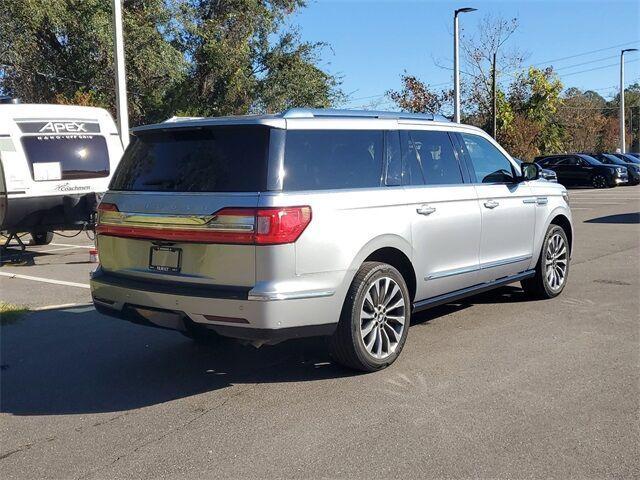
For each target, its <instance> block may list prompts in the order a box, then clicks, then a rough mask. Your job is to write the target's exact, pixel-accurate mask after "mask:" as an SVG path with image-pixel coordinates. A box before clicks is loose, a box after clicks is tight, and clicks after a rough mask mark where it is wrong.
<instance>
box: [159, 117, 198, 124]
mask: <svg viewBox="0 0 640 480" xmlns="http://www.w3.org/2000/svg"><path fill="white" fill-rule="evenodd" d="M203 118H204V117H180V116H177V115H174V116H173V117H171V118H167V119H166V120H165V121H163V122H162V123H175V122H183V121H185V120H202V119H203Z"/></svg>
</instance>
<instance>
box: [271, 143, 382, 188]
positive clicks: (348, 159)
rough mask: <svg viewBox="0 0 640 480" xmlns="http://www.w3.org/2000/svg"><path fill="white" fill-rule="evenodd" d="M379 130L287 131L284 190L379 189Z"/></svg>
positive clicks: (380, 154)
mask: <svg viewBox="0 0 640 480" xmlns="http://www.w3.org/2000/svg"><path fill="white" fill-rule="evenodd" d="M382 145H383V132H382V131H381V130H287V136H286V141H285V153H284V180H283V190H285V191H297V190H327V189H348V188H372V187H379V186H380V183H381V178H382V173H383V172H382V163H383V162H382V158H383V151H382V150H383V147H382Z"/></svg>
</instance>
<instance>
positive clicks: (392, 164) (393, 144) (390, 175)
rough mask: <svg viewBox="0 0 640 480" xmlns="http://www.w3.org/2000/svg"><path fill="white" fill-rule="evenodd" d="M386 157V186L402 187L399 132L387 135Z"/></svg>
mask: <svg viewBox="0 0 640 480" xmlns="http://www.w3.org/2000/svg"><path fill="white" fill-rule="evenodd" d="M385 157H386V162H387V172H386V176H385V184H386V185H388V186H396V185H402V157H401V154H400V140H399V138H398V131H392V132H387V133H386V134H385Z"/></svg>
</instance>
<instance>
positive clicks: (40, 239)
mask: <svg viewBox="0 0 640 480" xmlns="http://www.w3.org/2000/svg"><path fill="white" fill-rule="evenodd" d="M31 238H32V239H33V244H34V245H49V244H50V243H51V242H52V241H53V232H37V233H36V232H31Z"/></svg>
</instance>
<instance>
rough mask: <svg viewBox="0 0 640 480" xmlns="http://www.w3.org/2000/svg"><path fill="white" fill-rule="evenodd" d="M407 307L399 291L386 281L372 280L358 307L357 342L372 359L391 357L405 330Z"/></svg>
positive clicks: (389, 280)
mask: <svg viewBox="0 0 640 480" xmlns="http://www.w3.org/2000/svg"><path fill="white" fill-rule="evenodd" d="M406 308H407V304H406V301H405V298H404V295H403V293H402V289H401V288H400V287H399V286H398V284H397V283H396V281H395V280H393V279H392V278H390V277H381V278H378V279H376V280H375V281H374V282H373V283H372V284H371V285H370V286H369V288H368V289H367V293H366V295H365V296H364V299H363V301H362V305H361V307H360V339H361V341H362V344H363V345H364V348H365V350H366V351H367V352H368V353H369V355H371V356H372V357H374V358H376V359H378V360H381V359H385V358H387V357H389V356H390V355H392V354H393V353H394V352H395V351H396V349H397V348H398V345H399V344H400V339H401V338H402V334H403V333H404V329H405V320H406Z"/></svg>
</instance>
